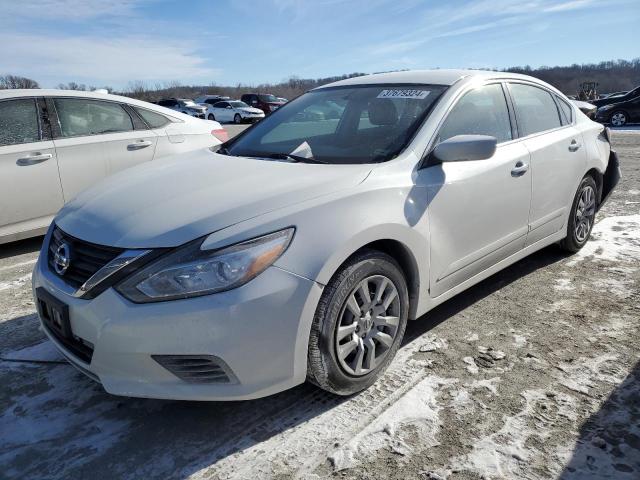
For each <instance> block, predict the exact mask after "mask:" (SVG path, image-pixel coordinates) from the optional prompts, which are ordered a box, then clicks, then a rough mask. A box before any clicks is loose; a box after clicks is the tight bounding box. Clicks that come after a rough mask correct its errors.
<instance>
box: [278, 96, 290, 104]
mask: <svg viewBox="0 0 640 480" xmlns="http://www.w3.org/2000/svg"><path fill="white" fill-rule="evenodd" d="M277 98H278V100H279V101H281V102H282V103H287V102H288V101H289V100H287V99H286V98H283V97H277Z"/></svg>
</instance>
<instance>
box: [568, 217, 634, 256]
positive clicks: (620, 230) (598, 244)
mask: <svg viewBox="0 0 640 480" xmlns="http://www.w3.org/2000/svg"><path fill="white" fill-rule="evenodd" d="M589 257H593V259H594V260H605V261H610V262H630V263H635V262H638V260H640V215H623V216H613V217H606V218H603V219H602V220H601V221H600V222H598V223H596V224H595V225H594V227H593V230H592V232H591V238H590V239H589V241H588V242H587V243H586V244H585V246H584V247H582V249H581V250H580V251H579V252H578V253H576V254H575V255H574V256H573V257H572V259H571V260H570V261H569V262H567V265H568V266H573V265H576V264H577V263H578V262H580V261H582V260H584V259H585V258H589Z"/></svg>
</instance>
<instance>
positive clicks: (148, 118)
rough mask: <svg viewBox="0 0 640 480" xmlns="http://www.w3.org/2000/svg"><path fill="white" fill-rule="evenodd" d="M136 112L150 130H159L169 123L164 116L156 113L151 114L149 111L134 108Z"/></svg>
mask: <svg viewBox="0 0 640 480" xmlns="http://www.w3.org/2000/svg"><path fill="white" fill-rule="evenodd" d="M134 108H135V110H136V112H138V114H139V115H140V116H141V117H142V118H143V119H144V121H145V122H147V125H149V126H150V127H151V128H160V127H164V126H165V125H166V124H167V123H169V122H171V120H169V119H168V118H167V117H165V116H164V115H160V114H159V113H157V112H152V111H151V110H146V109H144V108H138V107H134Z"/></svg>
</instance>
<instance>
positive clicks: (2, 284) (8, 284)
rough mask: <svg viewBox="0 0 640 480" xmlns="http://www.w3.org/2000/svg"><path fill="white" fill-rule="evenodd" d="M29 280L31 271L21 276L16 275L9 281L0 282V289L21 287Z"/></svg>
mask: <svg viewBox="0 0 640 480" xmlns="http://www.w3.org/2000/svg"><path fill="white" fill-rule="evenodd" d="M29 280H31V272H29V273H27V274H26V275H23V276H21V277H18V278H16V279H15V280H11V281H10V282H0V291H2V290H9V289H11V288H19V287H22V286H23V285H24V284H25V283H27V282H28V281H29Z"/></svg>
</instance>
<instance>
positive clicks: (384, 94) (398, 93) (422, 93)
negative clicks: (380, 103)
mask: <svg viewBox="0 0 640 480" xmlns="http://www.w3.org/2000/svg"><path fill="white" fill-rule="evenodd" d="M429 93H430V92H429V90H382V91H381V92H380V93H379V94H378V98H416V99H418V100H422V99H423V98H426V97H427V95H429Z"/></svg>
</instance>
